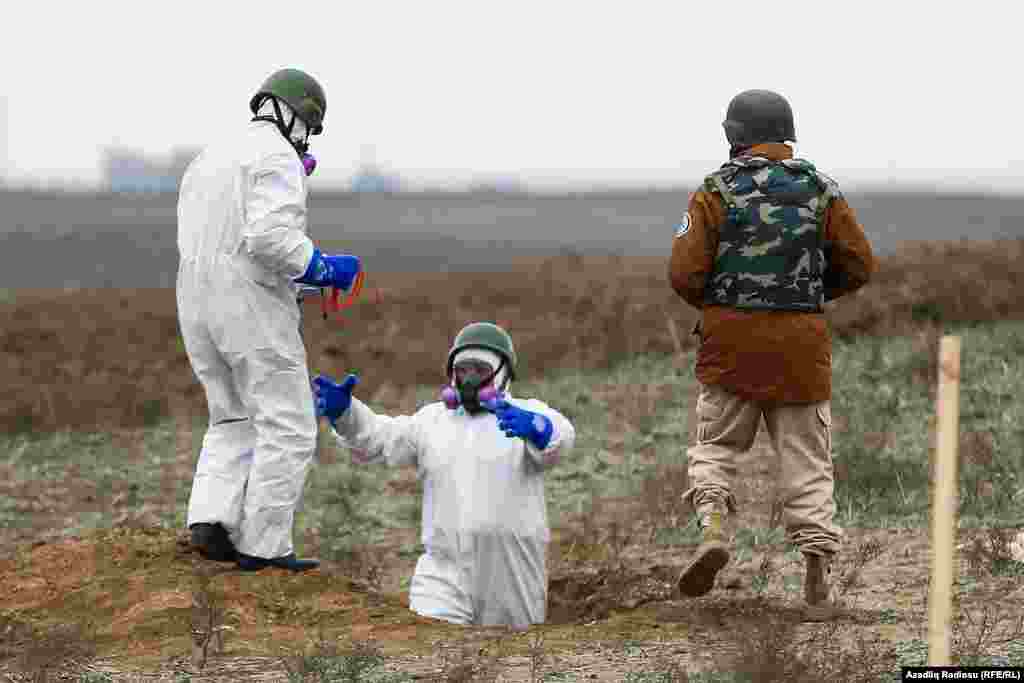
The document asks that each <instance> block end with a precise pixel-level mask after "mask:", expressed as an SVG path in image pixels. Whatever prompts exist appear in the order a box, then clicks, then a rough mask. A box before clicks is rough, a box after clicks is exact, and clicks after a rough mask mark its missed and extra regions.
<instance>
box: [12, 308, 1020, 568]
mask: <svg viewBox="0 0 1024 683" xmlns="http://www.w3.org/2000/svg"><path fill="white" fill-rule="evenodd" d="M947 333H949V334H958V335H960V336H962V338H963V352H962V375H961V377H962V379H961V395H960V415H961V425H960V426H961V435H962V436H961V468H960V474H961V513H962V518H961V523H962V525H963V526H997V525H998V526H1004V527H1012V526H1019V525H1024V512H1022V511H1024V507H1022V505H1021V502H1022V499H1024V469H1022V468H1024V461H1022V459H1021V458H1020V457H1019V455H1020V453H1021V452H1022V451H1024V427H1022V426H1021V425H1024V401H1020V400H1019V399H1018V398H1017V395H1018V392H1019V387H1021V386H1024V366H1022V364H1021V363H1020V361H1019V360H1018V359H1019V358H1020V357H1021V355H1022V352H1024V323H1022V322H1005V323H999V324H993V325H986V326H964V327H959V328H952V329H950V330H948V331H947ZM929 353H930V351H929V350H928V349H923V348H922V346H921V344H919V343H917V342H916V341H915V340H914V339H911V338H891V339H881V338H862V339H859V340H855V341H843V340H841V339H837V340H836V341H835V345H834V358H833V374H834V393H833V416H834V418H835V419H836V420H837V421H841V422H842V423H843V424H844V428H843V429H842V430H841V431H840V430H837V431H836V432H835V439H834V445H833V451H834V456H835V462H836V471H837V483H836V497H837V507H838V515H837V516H838V519H837V521H838V522H839V523H840V524H841V525H843V526H861V527H887V526H911V527H915V526H921V525H923V524H924V523H925V521H926V519H927V513H928V509H929V505H930V500H929V487H928V486H929V465H928V463H929V458H930V454H931V449H932V444H931V437H930V430H931V428H932V421H933V414H934V395H933V394H934V382H933V381H932V380H931V379H930V377H929V373H930V372H931V371H932V370H933V367H932V366H933V365H934V362H933V359H932V358H931V357H930V356H929ZM692 381H693V378H692V372H691V371H689V370H685V371H680V370H678V369H677V367H676V366H675V365H674V364H673V362H672V359H671V358H668V357H661V356H644V355H641V356H636V357H633V358H631V359H629V360H627V361H625V362H623V363H620V364H618V365H616V366H615V367H613V368H612V369H610V370H608V371H602V370H595V371H576V370H567V371H562V372H558V373H553V374H550V375H549V376H547V377H543V378H528V379H526V380H525V381H521V382H519V383H517V384H516V386H515V387H514V393H515V395H517V396H521V397H536V398H539V399H541V400H544V401H545V402H547V403H549V404H550V405H551V406H553V407H554V408H556V409H558V410H559V411H561V412H562V413H564V414H565V415H566V416H567V417H569V419H570V420H572V422H573V424H574V426H575V428H576V433H577V439H576V446H575V449H574V451H573V452H572V453H571V454H570V455H569V457H567V458H566V459H564V460H563V461H562V462H561V463H559V465H558V466H557V467H555V468H553V469H551V470H550V471H549V472H548V473H547V475H546V492H547V498H548V507H549V518H550V523H551V525H552V526H553V527H554V526H558V525H560V524H561V523H563V522H564V521H565V520H566V519H567V516H569V515H572V514H574V513H583V512H586V511H587V510H588V509H590V507H591V506H592V505H593V503H594V501H595V500H599V499H601V498H606V497H614V496H636V495H638V494H640V493H641V486H642V483H643V482H644V480H645V479H646V478H648V477H650V476H652V475H654V474H655V472H656V468H657V467H659V466H662V465H676V466H683V465H685V463H686V448H687V446H689V445H690V444H689V443H688V441H687V433H688V426H687V421H688V417H689V415H688V413H689V405H688V401H687V397H688V396H689V391H690V384H691V382H692ZM433 400H436V387H432V386H431V387H426V386H425V387H421V388H420V389H418V390H417V392H416V405H423V404H424V403H426V402H429V401H433ZM371 407H375V406H371ZM375 408H377V407H375ZM378 409H379V408H378ZM177 427H178V426H177V425H176V424H175V423H174V421H173V420H170V419H163V420H161V421H158V422H157V423H156V424H155V426H153V427H152V428H150V429H148V430H144V431H140V432H136V433H134V434H135V436H134V437H131V440H127V441H126V437H125V436H124V435H120V436H115V435H110V434H80V433H73V432H61V433H56V434H51V435H47V436H42V437H37V436H33V435H25V434H20V435H6V436H2V437H0V453H3V454H4V455H2V456H0V463H2V464H6V465H9V466H10V467H11V468H12V469H13V473H14V476H15V477H16V478H18V479H19V480H24V481H26V482H29V481H36V482H39V481H42V482H48V483H50V484H52V485H54V486H55V487H59V486H63V485H66V484H67V481H68V478H69V477H71V478H73V479H76V480H78V481H80V482H83V484H82V486H84V487H85V489H83V491H85V492H86V493H89V492H90V491H91V493H90V495H92V496H94V498H95V502H96V504H95V505H93V506H92V507H91V508H90V507H89V506H84V508H83V509H82V510H81V512H80V514H77V515H75V519H76V522H75V525H74V527H73V528H70V529H68V530H67V531H68V532H69V533H83V532H85V531H87V530H89V529H93V528H103V527H104V526H106V525H109V524H110V523H111V517H112V512H111V511H112V508H113V507H114V503H115V502H116V503H117V504H118V505H120V509H122V510H123V509H127V510H137V509H141V508H143V507H148V508H149V509H151V510H152V512H153V513H154V514H155V515H156V516H157V517H158V519H159V520H160V523H161V524H163V525H165V526H168V527H180V526H183V524H184V512H185V508H186V504H187V500H188V494H189V490H190V485H191V469H190V468H192V467H194V464H195V460H196V457H197V456H198V452H199V448H200V446H201V443H202V436H203V431H204V429H205V421H197V422H196V423H195V424H193V425H190V426H187V428H185V429H178V428H177ZM182 438H184V439H186V440H187V441H188V443H186V444H184V446H183V445H182V444H181V443H179V441H180V440H181V439H182ZM323 444H324V445H323V446H322V448H334V446H333V445H332V444H331V443H330V439H329V437H327V438H324V439H323ZM183 447H184V448H187V449H189V452H190V454H191V456H190V461H189V462H188V463H187V465H186V466H185V467H183V466H182V462H181V460H180V459H179V455H178V453H179V449H181V448H183ZM336 455H338V456H339V457H338V458H337V462H336V463H334V464H330V465H327V464H319V465H317V466H315V467H314V470H313V474H312V475H311V476H310V477H309V478H308V480H307V484H306V490H305V497H304V502H303V510H302V515H301V517H300V521H299V526H300V527H301V528H312V527H316V528H318V529H320V531H321V550H322V553H323V556H324V557H325V558H332V557H343V556H345V555H347V554H350V553H352V552H353V551H354V549H355V548H357V547H358V546H361V545H364V544H367V543H373V542H375V541H377V540H379V539H380V538H381V536H382V534H383V533H385V532H386V531H388V530H393V529H411V528H416V527H418V525H419V514H420V505H421V496H422V491H420V490H419V487H416V489H417V490H416V491H414V492H410V493H408V494H407V495H397V496H396V495H381V493H382V492H383V491H384V490H385V487H386V485H387V483H388V481H389V480H390V479H391V478H392V477H396V476H398V473H397V472H396V471H394V470H392V469H390V468H387V467H385V466H357V465H353V464H351V463H350V461H349V457H348V454H347V453H336ZM741 476H742V474H741ZM87 485H91V489H89V487H88V486H87ZM78 493H79V491H77V490H76V489H75V488H74V487H72V488H71V490H70V491H65V492H64V493H63V494H62V495H63V496H64V497H65V498H66V497H67V496H75V495H78ZM20 504H22V503H20V502H19V501H16V500H11V499H5V500H4V501H3V502H0V524H3V525H7V526H10V525H13V524H16V523H18V522H19V520H20V519H23V518H24V516H25V514H26V511H25V510H24V509H22V508H20V507H18V506H19V505H20ZM677 526H678V527H679V528H674V529H668V528H666V529H665V530H663V533H662V532H659V534H660V535H659V536H658V537H657V538H658V540H660V542H668V543H673V542H687V541H690V540H693V538H695V537H696V536H695V534H694V533H693V532H694V531H695V529H687V528H686V527H685V524H680V525H677ZM297 538H298V536H297ZM750 541H751V542H754V543H755V544H756V543H759V540H758V541H756V542H755V539H753V538H751V539H750ZM410 553H412V554H415V551H414V549H411V550H410Z"/></svg>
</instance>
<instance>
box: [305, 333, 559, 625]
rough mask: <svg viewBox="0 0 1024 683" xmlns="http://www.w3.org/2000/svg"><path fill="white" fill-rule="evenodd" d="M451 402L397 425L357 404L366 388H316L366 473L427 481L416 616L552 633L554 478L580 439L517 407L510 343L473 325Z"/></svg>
mask: <svg viewBox="0 0 1024 683" xmlns="http://www.w3.org/2000/svg"><path fill="white" fill-rule="evenodd" d="M447 369H448V379H449V383H448V385H447V386H446V387H445V388H444V390H443V391H442V400H441V401H438V402H434V403H430V404H428V405H426V406H423V407H422V408H420V409H419V410H418V411H417V412H416V413H415V414H414V415H400V416H397V417H389V416H386V415H380V414H377V413H375V412H373V410H371V409H370V408H369V407H368V406H367V405H366V404H364V403H362V402H361V401H360V400H359V399H357V398H353V397H352V394H351V392H352V388H353V386H354V385H355V384H356V383H357V382H358V378H357V377H356V376H355V375H349V376H348V377H347V378H346V379H345V381H344V382H343V383H342V384H340V385H339V384H335V383H334V382H333V381H331V380H330V379H329V378H325V377H317V378H316V379H315V380H314V385H315V387H314V388H315V393H316V403H317V414H318V415H320V416H324V417H327V418H328V419H329V420H330V421H331V424H332V426H333V428H334V435H335V437H336V439H337V442H338V444H339V445H341V446H343V447H347V448H350V449H351V450H352V457H353V460H355V461H356V462H360V463H371V462H385V463H387V464H389V465H404V464H408V465H415V466H416V468H417V470H418V473H419V479H420V481H422V482H423V494H424V495H423V511H422V515H423V516H422V525H423V528H422V542H423V546H424V547H425V550H426V552H425V553H424V554H423V555H422V556H421V557H420V558H419V561H418V562H417V564H416V570H415V573H414V575H413V578H412V583H411V585H410V589H409V594H410V596H409V597H410V607H411V608H412V610H413V611H414V612H416V613H418V614H420V615H422V616H426V617H433V618H437V619H442V620H444V621H448V622H452V623H456V624H464V625H478V626H512V627H514V628H520V629H524V628H526V627H528V626H529V625H530V624H539V623H543V622H544V620H545V616H546V607H547V567H546V551H547V544H548V542H549V540H550V530H549V528H548V523H547V509H546V501H545V498H544V471H545V470H546V469H547V468H548V467H551V466H552V465H554V464H556V463H557V462H558V461H559V459H560V458H562V457H564V456H565V455H566V454H567V453H569V451H571V449H572V446H573V443H574V441H575V438H576V433H575V430H574V428H573V426H572V424H571V423H570V422H569V420H568V419H566V418H565V416H563V415H562V414H561V413H559V412H558V411H556V410H554V409H552V408H551V407H550V406H548V405H547V404H545V403H544V402H542V401H539V400H537V399H519V398H513V397H512V396H511V394H510V393H509V385H510V382H511V380H512V379H514V377H515V369H516V354H515V350H514V347H513V345H512V339H511V337H509V335H508V334H507V333H506V332H505V331H504V330H503V329H501V328H500V327H498V326H497V325H493V324H491V323H473V324H471V325H469V326H467V327H466V328H464V329H463V330H462V331H461V332H460V333H459V334H458V336H457V337H456V338H455V342H454V344H453V345H452V348H451V350H450V352H449V354H448V366H447Z"/></svg>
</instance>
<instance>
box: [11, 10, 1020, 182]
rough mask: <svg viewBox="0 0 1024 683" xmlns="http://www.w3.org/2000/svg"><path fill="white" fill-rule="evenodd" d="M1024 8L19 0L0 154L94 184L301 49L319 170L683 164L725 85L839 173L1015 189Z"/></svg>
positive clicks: (713, 148)
mask: <svg viewBox="0 0 1024 683" xmlns="http://www.w3.org/2000/svg"><path fill="white" fill-rule="evenodd" d="M1016 6H1017V3H1015V2H1010V1H1009V0H1004V1H996V2H988V1H975V2H971V3H961V2H947V3H939V2H927V3H925V2H916V1H903V0H889V1H888V2H874V1H864V2H846V3H839V2H820V1H819V2H796V1H789V2H784V3H776V2H739V1H733V2H725V3H722V2H681V1H668V0H666V1H664V2H643V1H640V0H630V1H629V2H627V1H625V0H617V1H609V2H601V1H594V0H590V1H589V2H583V1H579V2H576V1H572V2H570V1H565V0H541V1H527V0H516V2H494V1H490V2H479V1H477V2H469V1H467V2H455V1H449V0H427V1H424V0H419V1H415V2H413V1H410V2H386V1H384V0H367V1H365V2H348V1H335V2H311V1H306V2H298V3H285V2H280V1H277V2H266V3H258V2H226V1H220V0H205V1H204V2H193V1H190V0H178V1H176V2H159V3H140V2H103V1H102V0H99V1H96V2H91V3H72V2H48V1H46V0H37V1H36V2H32V3H27V4H25V3H18V4H16V5H15V6H14V7H15V8H14V9H8V10H5V16H4V28H3V35H2V40H0V64H3V67H2V72H3V78H2V83H3V89H4V92H3V95H4V96H5V97H6V127H7V135H6V142H4V141H3V139H0V161H2V160H3V157H4V156H6V158H7V164H6V166H7V176H8V177H9V178H13V179H15V180H19V179H27V178H35V179H48V180H50V181H51V182H52V181H56V180H60V179H66V180H74V181H77V182H80V183H96V182H99V180H100V153H101V150H102V148H103V147H104V146H106V145H112V144H119V145H124V146H129V147H135V148H138V149H140V150H142V151H145V152H147V153H149V154H153V155H163V154H167V153H168V152H169V151H170V150H171V149H172V148H174V147H175V146H186V145H188V146H191V145H202V144H205V143H206V142H208V141H211V140H213V139H215V138H216V137H217V135H218V134H219V133H220V132H222V131H226V130H230V129H231V128H232V127H235V126H244V125H246V121H247V120H248V118H249V113H248V111H247V104H248V100H249V97H250V96H251V95H252V94H253V92H254V91H255V89H256V88H257V87H258V86H259V84H260V83H261V82H262V80H263V79H264V78H265V77H266V76H267V75H268V74H269V73H271V72H272V71H274V70H276V69H278V68H281V67H286V66H294V67H298V68H302V69H305V70H307V71H309V72H310V73H311V74H313V75H314V76H315V77H316V78H318V79H319V80H320V81H321V83H322V84H323V86H324V88H325V90H326V92H327V99H328V109H327V116H326V120H325V130H324V134H323V135H321V136H319V137H318V138H314V144H313V150H312V151H313V152H314V153H315V154H316V156H317V158H318V160H319V163H320V166H319V169H318V171H317V175H316V178H315V179H316V181H317V183H318V184H321V183H322V184H328V183H342V182H344V181H345V180H346V179H347V178H348V177H349V176H350V175H351V174H352V172H353V171H354V169H355V168H356V167H357V165H358V163H359V161H360V159H361V158H364V157H367V156H369V155H370V150H371V149H372V154H373V156H374V157H375V158H376V160H377V161H378V162H380V163H381V164H382V165H384V166H385V167H387V168H389V169H391V170H394V171H396V172H399V173H401V174H402V175H403V176H407V177H410V178H413V179H416V180H421V181H429V182H445V181H449V180H452V179H456V180H466V179H470V178H472V177H474V176H477V177H495V176H499V175H500V176H516V177H519V178H522V179H524V180H526V181H530V182H533V183H538V184H541V183H558V182H561V181H563V180H569V181H573V182H588V181H595V182H616V181H621V182H629V183H641V182H657V183H673V182H680V183H683V182H686V181H690V180H691V179H693V178H695V177H698V176H700V175H701V174H703V173H705V172H706V171H709V170H711V169H712V168H714V167H716V166H717V165H718V164H720V163H721V162H722V161H723V160H724V156H725V154H726V145H725V141H724V136H723V133H722V129H721V121H722V118H723V116H724V113H725V108H726V106H727V104H728V102H729V99H730V98H731V97H732V96H733V95H735V94H736V93H738V92H740V91H741V90H745V89H748V88H767V89H773V90H777V91H778V92H780V93H782V94H783V95H784V96H785V97H787V98H788V99H789V101H790V102H791V104H792V106H793V109H794V111H795V114H796V131H797V137H798V139H799V144H798V147H797V153H798V155H800V156H805V157H807V158H809V159H811V160H813V161H814V162H815V163H816V164H817V165H818V166H819V167H820V168H821V169H823V170H825V171H826V172H827V173H829V174H830V175H832V176H834V177H835V178H836V179H837V180H839V181H840V183H841V184H842V185H844V186H847V187H850V186H855V185H858V184H864V183H925V184H939V185H942V186H945V187H950V188H959V187H964V186H972V187H978V188H992V189H997V190H1001V191H1009V192H1017V191H1024V108H1022V104H1024V97H1022V95H1021V93H1022V90H1024V86H1022V85H1021V79H1020V77H1019V69H1020V68H1021V66H1022V61H1024V60H1022V59H1021V54H1022V50H1021V37H1020V21H1019V19H1018V15H1019V12H1018V11H1017V10H1016V9H1015V8H1016ZM0 117H3V106H2V105H0Z"/></svg>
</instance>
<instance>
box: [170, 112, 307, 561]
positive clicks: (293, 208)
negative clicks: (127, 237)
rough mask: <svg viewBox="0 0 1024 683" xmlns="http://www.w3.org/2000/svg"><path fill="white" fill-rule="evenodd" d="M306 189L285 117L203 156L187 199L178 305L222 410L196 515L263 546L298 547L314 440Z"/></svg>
mask: <svg viewBox="0 0 1024 683" xmlns="http://www.w3.org/2000/svg"><path fill="white" fill-rule="evenodd" d="M282 106H283V107H284V108H285V109H287V107H286V105H284V104H283V103H282ZM290 113H291V112H290V110H288V111H287V113H286V114H285V116H288V115H290ZM301 126H302V124H301V122H300V121H297V122H296V128H297V129H298V130H297V131H296V132H293V135H296V134H299V135H301V134H303V133H304V129H303V128H302V127H301ZM307 192H308V187H307V179H306V174H305V170H304V169H303V166H302V162H301V161H300V159H299V156H298V154H296V152H295V149H294V148H293V147H292V146H291V145H289V143H288V141H287V140H286V139H285V137H284V136H283V135H282V134H281V133H280V131H279V130H278V128H277V127H276V126H275V125H274V124H273V123H268V122H251V123H249V124H248V126H247V127H246V128H245V129H244V130H243V131H241V132H240V133H239V134H237V135H235V136H234V137H233V138H229V139H224V140H221V141H220V142H219V144H215V145H213V146H210V147H208V148H207V149H205V150H204V151H203V152H202V153H201V154H200V155H199V156H198V157H197V158H196V159H195V160H194V161H193V162H192V164H191V165H190V166H189V168H188V169H187V171H186V173H185V175H184V177H183V179H182V183H181V190H180V195H179V201H178V249H179V253H180V258H181V261H180V264H179V270H178V282H177V300H178V317H179V323H180V326H181V333H182V337H183V339H184V342H185V350H186V352H187V353H188V357H189V360H190V362H191V364H192V368H193V370H194V372H195V374H196V376H197V378H198V379H199V381H200V382H201V383H202V385H203V389H204V390H205V392H206V399H207V405H208V408H209V412H210V426H209V429H208V430H207V432H206V434H205V437H204V439H203V447H202V452H201V453H200V456H199V462H198V464H197V466H196V472H195V478H194V480H193V484H192V493H191V497H190V498H189V507H188V524H189V525H192V524H195V523H198V522H220V523H221V524H223V525H224V527H225V528H226V529H227V530H228V531H229V533H230V534H231V539H232V541H233V542H234V544H235V547H236V548H237V549H238V550H239V551H240V552H242V553H245V554H247V555H253V556H256V557H263V558H275V557H281V556H283V555H287V554H289V553H291V552H293V546H292V525H293V517H294V512H295V507H296V505H297V503H298V501H299V498H300V494H301V492H302V488H303V485H304V483H305V478H306V473H307V470H308V469H309V467H310V465H311V462H312V460H313V455H314V452H315V450H316V438H317V420H316V414H315V410H314V405H313V397H312V393H311V390H310V385H309V371H308V369H307V363H306V350H305V347H304V345H303V341H302V338H301V330H300V310H299V306H298V303H297V301H296V298H297V292H298V286H297V285H296V284H294V283H293V279H294V278H297V277H299V276H301V275H302V274H303V273H304V272H305V270H306V267H307V265H308V264H309V261H310V259H311V258H312V254H313V243H312V242H311V241H310V239H309V238H308V237H307V236H306V197H307Z"/></svg>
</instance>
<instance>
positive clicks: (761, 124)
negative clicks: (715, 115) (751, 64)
mask: <svg viewBox="0 0 1024 683" xmlns="http://www.w3.org/2000/svg"><path fill="white" fill-rule="evenodd" d="M722 127H723V128H725V137H726V139H727V140H728V141H729V144H730V145H731V146H732V147H750V146H753V145H757V144H760V143H763V142H786V141H790V142H796V131H795V130H794V127H793V110H792V108H790V106H789V102H787V101H786V98H784V97H783V96H782V95H780V94H778V93H776V92H772V91H771V90H745V91H743V92H741V93H740V94H739V95H737V96H736V97H734V98H732V101H731V102H729V109H728V110H727V111H726V114H725V121H723V122H722Z"/></svg>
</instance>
